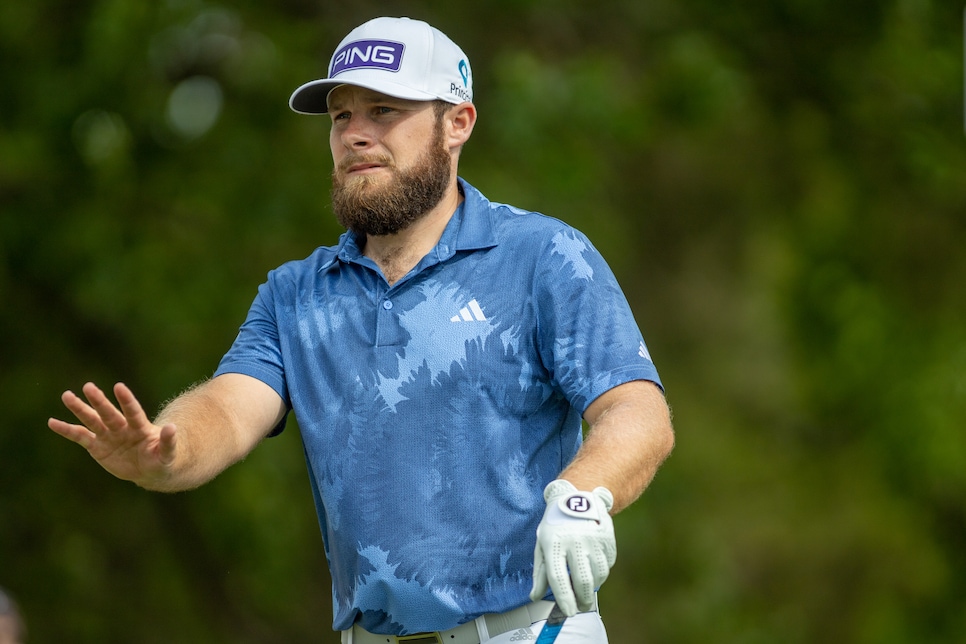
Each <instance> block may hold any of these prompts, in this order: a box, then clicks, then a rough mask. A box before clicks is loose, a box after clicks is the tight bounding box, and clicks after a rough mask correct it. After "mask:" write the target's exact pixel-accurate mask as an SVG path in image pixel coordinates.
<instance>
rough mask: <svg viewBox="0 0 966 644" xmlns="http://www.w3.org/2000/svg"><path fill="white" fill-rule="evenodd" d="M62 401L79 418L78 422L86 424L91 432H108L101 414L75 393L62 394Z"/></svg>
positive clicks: (66, 392)
mask: <svg viewBox="0 0 966 644" xmlns="http://www.w3.org/2000/svg"><path fill="white" fill-rule="evenodd" d="M60 400H61V402H63V403H64V406H65V407H67V409H69V410H70V411H71V413H72V414H74V416H76V417H77V420H79V421H80V422H82V423H84V425H86V426H87V429H89V430H90V431H92V432H103V431H106V430H107V428H106V427H105V426H104V423H103V421H102V420H101V417H100V414H98V413H97V411H96V410H94V408H93V407H91V406H90V405H88V404H87V403H86V402H84V400H83V399H82V398H81V397H80V396H78V395H77V394H75V393H74V392H73V391H65V392H64V393H63V394H61V396H60Z"/></svg>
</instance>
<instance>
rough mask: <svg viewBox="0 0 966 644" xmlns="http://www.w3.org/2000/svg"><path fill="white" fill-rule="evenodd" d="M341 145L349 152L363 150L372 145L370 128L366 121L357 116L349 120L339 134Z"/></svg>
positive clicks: (372, 138)
mask: <svg viewBox="0 0 966 644" xmlns="http://www.w3.org/2000/svg"><path fill="white" fill-rule="evenodd" d="M340 138H341V139H342V144H343V145H344V146H345V147H346V148H348V149H350V150H364V149H366V148H368V147H370V146H371V145H372V144H373V141H374V137H373V133H372V128H371V127H370V126H369V124H368V123H366V120H365V119H363V118H360V117H357V116H354V117H352V118H350V119H349V122H348V123H346V124H345V126H344V127H343V128H342V132H341V133H340Z"/></svg>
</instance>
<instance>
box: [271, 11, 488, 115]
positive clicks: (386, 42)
mask: <svg viewBox="0 0 966 644" xmlns="http://www.w3.org/2000/svg"><path fill="white" fill-rule="evenodd" d="M339 85H357V86H359V87H365V88H367V89H371V90H373V91H375V92H379V93H381V94H387V95H389V96H394V97H396V98H405V99H409V100H414V101H433V100H436V99H442V100H444V101H447V102H449V103H454V104H455V103H462V102H463V101H472V100H473V73H472V72H471V71H470V61H469V59H468V58H467V57H466V54H464V53H463V50H462V49H460V48H459V47H458V46H457V45H456V43H454V42H453V41H452V40H450V39H449V38H448V37H447V36H446V34H444V33H443V32H442V31H440V30H439V29H436V28H435V27H433V26H431V25H429V24H427V23H425V22H423V21H421V20H411V19H409V18H374V19H372V20H370V21H369V22H366V23H364V24H362V25H360V26H358V27H356V28H355V29H353V30H352V31H350V32H349V35H348V36H346V37H345V38H343V39H342V42H340V43H339V46H338V48H337V49H336V50H335V53H334V54H333V55H332V60H331V61H330V62H329V75H328V77H327V78H320V79H319V80H314V81H310V82H308V83H305V84H304V85H302V86H301V87H299V88H298V89H296V90H295V92H293V93H292V97H291V98H290V99H289V101H288V104H289V107H291V108H292V109H293V110H295V111H296V112H299V113H300V114H325V113H326V112H328V111H329V108H328V106H327V105H326V97H327V96H328V95H329V92H331V91H332V90H333V89H335V88H336V87H338V86H339Z"/></svg>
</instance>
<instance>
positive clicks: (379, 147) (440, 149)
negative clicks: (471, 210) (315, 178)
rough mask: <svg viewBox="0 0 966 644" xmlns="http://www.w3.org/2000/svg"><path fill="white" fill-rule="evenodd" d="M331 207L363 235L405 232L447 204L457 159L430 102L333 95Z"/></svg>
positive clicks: (346, 92)
mask: <svg viewBox="0 0 966 644" xmlns="http://www.w3.org/2000/svg"><path fill="white" fill-rule="evenodd" d="M329 115H330V116H331V118H332V129H331V132H330V135H329V144H330V146H331V148H332V159H333V162H334V164H335V167H334V168H333V171H332V205H333V209H334V210H335V214H336V217H337V218H338V220H339V223H341V224H342V225H343V226H345V227H346V228H347V229H349V230H351V231H353V232H355V233H357V234H364V235H391V234H395V233H397V232H399V231H401V230H404V229H405V228H406V227H408V226H409V225H410V224H412V223H413V222H414V221H416V220H418V219H419V218H420V217H422V216H423V215H425V214H426V213H427V212H429V211H430V210H431V209H432V208H433V207H435V206H436V204H438V203H439V202H440V200H441V199H442V197H443V195H444V194H445V192H446V188H447V187H448V185H449V183H450V179H451V176H452V167H451V164H452V157H451V155H450V153H449V151H448V150H447V149H446V147H445V145H444V139H443V125H442V121H441V120H440V119H438V118H437V117H436V115H435V113H434V110H433V106H432V103H430V102H423V101H406V100H402V99H396V98H391V97H388V96H385V95H384V94H379V93H376V92H373V91H370V90H366V89H362V88H358V87H351V86H342V87H338V88H336V89H335V90H333V91H332V93H331V94H330V95H329Z"/></svg>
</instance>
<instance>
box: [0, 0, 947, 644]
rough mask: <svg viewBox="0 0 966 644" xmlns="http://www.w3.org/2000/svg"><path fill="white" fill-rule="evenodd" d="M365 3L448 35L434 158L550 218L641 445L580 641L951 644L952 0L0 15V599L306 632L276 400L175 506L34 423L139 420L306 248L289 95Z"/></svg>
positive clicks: (85, 618)
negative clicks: (590, 279) (653, 372)
mask: <svg viewBox="0 0 966 644" xmlns="http://www.w3.org/2000/svg"><path fill="white" fill-rule="evenodd" d="M376 15H408V16H411V17H415V18H422V19H425V20H428V21H430V22H431V23H433V24H434V25H436V26H438V27H439V28H441V29H442V30H443V31H444V32H446V33H448V34H449V35H450V36H451V37H452V38H453V39H454V40H456V41H457V42H458V43H460V44H461V46H462V47H463V49H464V50H465V51H466V52H467V53H468V55H469V57H470V60H471V61H472V63H473V66H474V72H475V79H476V94H477V99H476V103H477V105H478V108H479V112H480V121H479V123H478V126H477V129H476V132H475V134H474V136H473V139H472V140H471V141H470V143H469V144H468V145H467V147H466V149H465V150H464V154H463V161H462V166H461V167H462V171H461V174H462V175H463V176H464V177H466V178H467V179H468V180H469V181H470V182H471V183H473V184H475V185H476V186H477V187H479V188H480V189H481V190H483V192H484V193H485V194H487V195H488V196H489V197H490V198H491V199H494V200H497V201H504V202H509V203H513V204H515V205H519V206H521V207H525V208H529V209H533V210H539V211H542V212H545V213H548V214H551V215H553V216H556V217H558V218H560V219H563V220H565V221H567V222H569V223H571V224H573V225H575V226H577V227H578V228H580V229H582V230H583V231H584V232H586V233H587V234H588V235H589V236H590V238H591V239H592V240H593V241H594V242H595V244H596V245H597V246H598V247H599V248H600V250H601V251H602V252H603V253H604V255H605V256H606V257H607V258H608V259H609V260H610V262H611V264H612V266H613V268H614V270H615V272H616V273H617V275H618V278H619V279H620V281H621V283H622V285H623V286H624V288H625V290H626V292H627V294H628V297H629V298H630V300H631V302H632V305H633V307H634V309H635V313H636V314H637V316H638V319H639V321H640V323H641V325H642V328H643V330H644V333H645V337H646V338H647V340H648V344H649V347H650V349H651V352H652V354H653V355H654V356H655V360H656V361H657V363H658V367H659V369H660V370H661V373H662V376H663V378H664V381H665V384H666V386H667V389H668V396H669V401H670V403H671V405H672V406H673V408H674V412H675V425H676V429H677V433H678V446H677V448H676V451H675V452H674V454H673V455H672V457H671V459H670V460H669V461H668V462H667V464H666V465H665V467H664V468H663V469H662V471H661V472H660V473H659V474H658V477H657V479H656V480H655V482H654V484H653V485H652V487H651V489H650V490H649V491H648V492H647V493H646V494H645V496H644V497H643V498H642V499H641V501H639V502H638V503H637V504H636V505H635V506H633V507H632V508H630V509H629V510H627V511H625V512H624V513H623V514H621V515H620V516H619V517H618V519H617V521H616V526H617V532H618V543H619V553H620V554H619V558H618V565H617V567H616V569H615V571H614V573H613V574H612V577H611V579H610V580H609V581H608V582H607V584H606V585H605V586H604V588H603V590H602V591H601V603H602V612H603V616H604V620H605V622H606V623H607V624H608V626H609V629H610V633H611V641H612V642H615V643H617V644H624V643H637V642H655V643H658V642H659V643H668V644H671V643H675V644H685V643H692V642H695V643H696V642H701V643H707V642H716V643H717V642H720V643H728V644H731V643H734V644H757V643H770V642H783V643H791V644H794V643H812V642H833V643H834V642H856V643H892V642H897V643H898V642H954V641H966V324H964V322H966V320H964V314H966V297H964V288H966V287H964V284H966V252H963V247H964V242H966V219H964V215H966V146H964V143H966V141H964V135H963V105H962V102H963V101H962V97H963V87H962V86H963V67H962V24H963V13H962V7H961V6H960V5H958V4H956V3H949V2H946V3H940V2H932V1H930V0H876V1H874V2H873V1H871V0H857V1H856V2H851V3H833V2H831V1H829V0H807V1H805V0H768V1H763V0H749V1H747V2H743V3H738V4H735V3H720V2H712V1H711V0H684V1H681V2H673V1H671V0H614V1H610V2H594V3H589V2H576V1H573V0H494V1H492V2H487V3H482V2H479V3H474V2H466V3H444V2H429V1H425V2H418V1H402V2H375V1H371V0H368V1H367V0H360V1H358V2H353V3H337V2H322V1H320V0H276V1H274V2H264V1H263V2H255V1H253V0H246V1H237V2H231V1H229V0H224V1H222V2H214V1H211V2H209V1H204V0H162V1H161V2H157V3H151V2H136V1H134V0H69V1H68V0H32V1H31V2H3V3H0V80H2V86H0V294H2V312H0V395H2V399H3V413H2V415H0V586H4V587H6V588H7V589H8V590H10V591H11V593H12V594H13V595H14V596H15V597H16V598H17V599H18V600H19V602H20V604H21V606H22V608H23V611H24V614H25V617H26V620H27V623H28V627H29V634H30V638H29V641H31V642H98V643H106V642H118V643H128V642H139V643H145V644H150V643H154V642H158V643H161V642H179V643H180V642H199V643H201V642H206V643H207V642H228V641H231V642H236V643H245V642H334V641H338V640H337V638H336V637H335V636H334V635H332V634H331V632H330V628H331V608H330V601H331V600H330V589H329V579H328V573H327V571H326V568H325V560H324V556H323V554H322V548H321V540H320V537H319V531H318V526H317V523H316V519H315V515H314V510H313V506H312V501H311V497H310V494H309V490H308V485H307V476H306V474H305V471H304V463H303V456H302V451H301V447H300V444H299V438H298V432H297V430H296V428H295V425H294V423H292V424H290V430H289V431H287V432H285V433H284V434H282V435H281V436H280V437H278V438H274V439H272V440H270V441H267V442H266V443H265V444H263V445H262V446H261V447H260V448H259V449H257V450H256V451H255V453H253V454H252V455H251V456H250V457H249V458H248V459H247V461H246V462H245V463H243V464H240V465H238V466H236V467H234V468H232V469H230V470H229V471H227V472H226V473H225V474H223V475H222V476H220V477H219V478H218V479H216V480H215V481H214V482H212V483H211V484H209V485H208V486H206V487H204V488H202V489H200V490H197V491H194V492H191V493H186V494H179V495H159V494H151V493H147V492H144V491H141V490H139V489H137V488H136V487H134V486H132V485H130V484H127V483H123V482H120V481H117V480H115V479H113V478H112V477H111V476H110V475H108V474H106V473H105V472H103V471H102V470H101V469H100V468H99V467H98V466H97V465H96V464H94V463H93V462H92V461H91V460H90V459H89V458H88V457H87V456H86V454H84V452H83V450H82V449H80V448H79V447H77V446H75V445H72V444H70V443H68V442H67V441H64V440H63V439H61V438H59V437H57V436H56V435H54V434H53V433H52V432H50V431H49V430H47V429H46V419H47V418H48V417H49V416H52V415H54V416H61V417H63V414H64V412H63V411H62V407H61V405H60V402H59V395H60V393H61V392H62V391H63V390H65V389H68V388H71V389H75V390H77V389H79V387H80V386H81V385H82V384H83V383H84V382H86V381H87V380H94V381H95V382H98V383H100V384H101V385H103V386H110V384H112V383H113V382H115V381H117V380H123V381H124V382H127V383H128V384H130V385H131V386H132V387H133V388H134V390H135V391H136V392H137V393H138V394H139V395H140V396H141V398H142V401H144V402H145V403H146V405H147V406H148V407H151V408H156V407H157V406H159V405H160V404H161V403H162V402H163V401H164V400H165V399H167V398H169V397H171V396H173V395H174V394H176V393H177V392H178V391H180V390H182V389H183V388H185V387H186V386H188V385H189V384H190V383H192V382H195V381H197V380H199V379H201V378H204V377H206V376H208V375H210V374H211V372H212V371H213V370H214V367H215V365H216V364H217V361H218V359H219V358H220V356H221V354H222V353H223V352H224V351H225V350H226V349H227V347H228V346H229V344H230V343H231V341H232V339H233V338H234V335H235V332H236V329H237V327H238V325H239V324H240V323H241V321H242V319H243V318H244V315H245V312H246V311H247V309H248V305H249V303H250V301H251V299H252V297H253V296H254V293H255V289H256V287H257V285H258V284H259V283H260V282H261V281H262V280H263V279H264V277H265V274H266V273H267V271H268V270H270V269H271V268H274V267H275V266H276V265H278V264H280V263H282V262H283V261H286V260H288V259H293V258H301V257H304V256H306V255H308V254H309V253H310V252H311V251H312V249H313V248H314V247H316V246H319V245H327V244H330V243H332V242H333V241H334V240H335V238H336V237H337V235H338V234H339V232H340V230H339V228H338V226H337V224H336V223H335V221H334V218H333V217H332V215H331V210H330V207H329V200H328V186H329V179H328V174H329V170H330V168H331V161H330V158H329V152H328V147H327V133H328V124H327V123H328V121H327V119H325V118H313V117H306V116H301V115H296V114H294V113H292V112H290V111H289V110H288V108H287V106H286V101H287V99H288V96H289V94H290V93H291V91H292V90H293V89H294V88H295V87H297V86H298V85H300V84H301V83H302V82H304V81H306V80H310V79H312V78H317V77H319V76H321V75H324V70H325V66H326V64H327V62H328V57H329V56H330V55H331V52H332V49H333V48H334V46H335V45H336V44H337V43H338V41H339V40H340V39H341V38H342V37H343V36H344V35H345V33H347V32H348V31H349V30H350V29H351V28H352V27H354V26H355V25H356V24H359V23H361V22H362V21H364V20H366V19H368V18H370V17H374V16H376Z"/></svg>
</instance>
